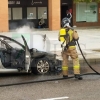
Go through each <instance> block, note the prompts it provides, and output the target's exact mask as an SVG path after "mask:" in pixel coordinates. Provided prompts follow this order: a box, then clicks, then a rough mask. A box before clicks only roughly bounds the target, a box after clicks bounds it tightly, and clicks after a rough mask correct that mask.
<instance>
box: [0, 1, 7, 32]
mask: <svg viewBox="0 0 100 100" xmlns="http://www.w3.org/2000/svg"><path fill="white" fill-rule="evenodd" d="M7 31H8V0H0V32H7Z"/></svg>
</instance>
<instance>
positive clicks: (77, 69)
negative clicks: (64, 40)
mask: <svg viewBox="0 0 100 100" xmlns="http://www.w3.org/2000/svg"><path fill="white" fill-rule="evenodd" d="M69 56H70V57H71V59H72V60H73V70H74V74H80V64H79V59H78V54H77V51H76V47H75V46H70V47H69V48H68V49H66V50H64V51H63V52H62V58H63V61H62V74H63V75H65V76H66V75H68V58H69Z"/></svg>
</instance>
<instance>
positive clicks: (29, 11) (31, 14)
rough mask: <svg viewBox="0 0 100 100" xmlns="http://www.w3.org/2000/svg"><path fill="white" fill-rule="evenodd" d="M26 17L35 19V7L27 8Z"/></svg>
mask: <svg viewBox="0 0 100 100" xmlns="http://www.w3.org/2000/svg"><path fill="white" fill-rule="evenodd" d="M27 19H36V7H28V8H27Z"/></svg>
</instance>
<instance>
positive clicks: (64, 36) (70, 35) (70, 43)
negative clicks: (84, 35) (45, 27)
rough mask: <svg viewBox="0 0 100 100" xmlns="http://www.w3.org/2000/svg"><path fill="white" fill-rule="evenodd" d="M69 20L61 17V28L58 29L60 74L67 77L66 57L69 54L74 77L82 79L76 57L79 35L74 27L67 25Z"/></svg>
mask: <svg viewBox="0 0 100 100" xmlns="http://www.w3.org/2000/svg"><path fill="white" fill-rule="evenodd" d="M68 21H69V20H68V19H67V18H63V19H62V26H63V28H62V29H60V31H59V41H61V42H62V44H61V47H62V58H63V61H62V74H63V78H67V77H68V58H69V56H70V57H71V59H72V60H73V70H74V75H75V78H77V79H79V80H82V77H81V75H80V63H79V58H78V53H77V50H76V46H75V45H76V41H78V39H79V36H78V34H77V32H76V31H74V29H72V28H71V27H70V25H69V22H68Z"/></svg>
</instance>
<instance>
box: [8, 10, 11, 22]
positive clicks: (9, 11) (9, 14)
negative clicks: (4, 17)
mask: <svg viewBox="0 0 100 100" xmlns="http://www.w3.org/2000/svg"><path fill="white" fill-rule="evenodd" d="M8 17H9V18H8V19H9V20H11V8H8Z"/></svg>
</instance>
